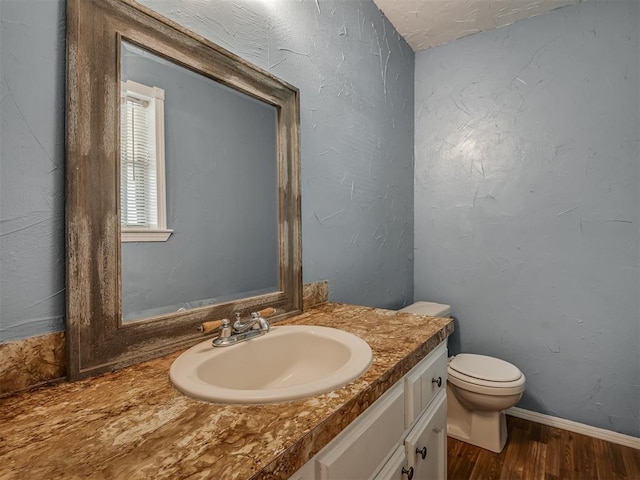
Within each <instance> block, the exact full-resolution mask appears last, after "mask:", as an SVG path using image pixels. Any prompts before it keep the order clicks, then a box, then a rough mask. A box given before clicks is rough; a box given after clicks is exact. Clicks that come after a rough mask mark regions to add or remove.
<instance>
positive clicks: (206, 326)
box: [198, 318, 229, 333]
mask: <svg viewBox="0 0 640 480" xmlns="http://www.w3.org/2000/svg"><path fill="white" fill-rule="evenodd" d="M224 322H229V320H227V319H226V318H225V319H224V320H211V321H210V322H203V323H201V324H200V325H198V331H199V332H200V333H209V332H212V331H213V330H216V329H218V328H220V327H221V326H224Z"/></svg>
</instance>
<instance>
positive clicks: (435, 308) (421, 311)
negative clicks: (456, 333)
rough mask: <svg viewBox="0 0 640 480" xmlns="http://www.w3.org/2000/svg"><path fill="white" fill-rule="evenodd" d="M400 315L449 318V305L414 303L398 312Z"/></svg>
mask: <svg viewBox="0 0 640 480" xmlns="http://www.w3.org/2000/svg"><path fill="white" fill-rule="evenodd" d="M400 312H401V313H415V314H417V315H427V316H429V317H450V316H451V305H445V304H444V303H435V302H416V303H413V304H411V305H409V306H407V307H404V308H403V309H401V310H400Z"/></svg>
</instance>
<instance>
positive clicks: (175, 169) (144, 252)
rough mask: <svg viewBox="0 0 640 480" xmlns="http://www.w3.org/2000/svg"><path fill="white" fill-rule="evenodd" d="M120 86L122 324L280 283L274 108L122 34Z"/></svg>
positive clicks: (257, 291)
mask: <svg viewBox="0 0 640 480" xmlns="http://www.w3.org/2000/svg"><path fill="white" fill-rule="evenodd" d="M120 82H121V95H120V97H121V108H120V116H121V121H120V139H121V140H120V143H121V149H120V178H121V181H120V198H121V200H120V225H121V229H122V233H123V235H122V238H123V243H122V246H121V257H122V318H123V321H131V320H138V319H144V318H147V317H150V316H154V315H160V314H164V313H169V312H175V311H178V310H181V311H183V310H188V309H191V308H197V307H202V306H205V305H213V304H216V303H222V302H225V301H231V300H236V299H238V298H244V297H252V296H256V295H262V294H265V293H272V292H275V291H277V290H278V229H277V226H278V209H277V206H278V172H277V158H276V120H277V110H276V108H275V107H274V106H273V105H269V104H267V103H264V102H261V101H259V100H256V99H254V98H253V97H250V96H248V95H246V94H244V93H241V92H238V91H236V90H233V89H231V88H229V87H226V86H224V85H222V84H220V83H219V82H216V81H214V80H211V79H210V78H207V77H205V76H203V75H199V74H197V73H194V72H192V71H191V70H188V69H186V68H185V67H182V66H181V65H177V64H175V63H172V62H170V61H168V60H166V59H164V58H162V57H159V56H157V55H154V54H153V53H151V52H149V51H148V50H146V49H144V48H141V47H138V46H136V45H133V44H131V43H129V42H126V41H121V44H120ZM154 89H155V90H154ZM157 92H161V96H162V99H161V100H160V101H161V102H162V106H161V110H162V113H163V115H156V113H157V112H155V111H152V112H148V111H149V110H153V109H154V108H155V105H154V102H156V101H157V100H154V98H152V97H153V96H154V95H157ZM156 131H157V132H156ZM156 144H157V147H156ZM150 157H151V158H150ZM157 163H159V164H160V167H157V168H154V169H153V171H152V172H148V171H149V170H151V168H150V166H154V167H155V166H156V164H157ZM157 171H164V174H161V175H158V174H157V173H156V172H157ZM147 173H151V174H150V175H149V174H147ZM159 178H164V185H163V186H162V188H157V184H158V183H159V181H158V179H159ZM163 190H164V191H165V192H166V194H165V195H162V194H159V193H158V192H161V191H163ZM149 193H153V195H149ZM158 197H161V200H159V199H158ZM147 204H151V206H152V207H154V208H150V209H147V208H144V207H146V206H147ZM158 204H163V207H164V208H165V209H166V215H165V218H163V219H162V221H160V222H158V221H157V219H156V218H157V212H158V211H160V210H161V209H159V208H157V205H158ZM222 205H225V208H220V206H222ZM127 206H128V208H127ZM127 212H128V213H129V214H127ZM147 212H148V213H147ZM151 213H154V214H155V215H151ZM147 217H153V218H152V219H148V218H147ZM148 220H151V221H148ZM154 220H155V222H154ZM158 223H161V224H162V227H160V228H159V227H158ZM139 224H143V225H144V226H143V227H142V228H141V227H140V226H139ZM129 225H131V226H129ZM131 232H133V233H134V238H133V240H137V241H131V240H132V239H131V238H127V237H126V236H125V235H127V234H128V233H131ZM156 232H166V233H165V234H164V235H160V236H159V238H157V239H156V238H154V237H153V236H150V238H148V239H146V240H145V238H144V236H143V235H142V234H144V233H156ZM141 239H142V240H143V241H140V240H141Z"/></svg>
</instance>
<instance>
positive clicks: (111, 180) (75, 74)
mask: <svg viewBox="0 0 640 480" xmlns="http://www.w3.org/2000/svg"><path fill="white" fill-rule="evenodd" d="M67 5H68V6H67V164H66V169H67V170H66V180H67V183H66V216H67V218H66V225H67V229H66V237H67V244H66V245H67V277H66V282H67V312H66V313H67V332H66V342H67V352H68V353H67V361H68V363H67V372H68V378H69V379H70V380H77V379H80V378H83V377H88V376H92V375H96V374H99V373H102V372H106V371H110V370H115V369H117V368H121V367H124V366H127V365H131V364H134V363H139V362H141V361H144V360H146V359H150V358H154V357H157V356H161V355H164V354H166V353H169V352H172V351H176V350H178V349H181V348H185V347H187V346H189V345H191V344H194V343H196V342H197V341H201V340H203V337H202V335H201V334H198V333H197V332H196V326H197V325H198V324H199V323H201V322H202V321H206V320H213V319H217V318H224V317H229V316H231V314H232V312H233V311H236V310H242V311H246V310H255V309H258V308H262V307H266V306H273V307H277V308H278V312H281V313H280V314H279V315H278V316H277V317H276V318H275V319H274V320H275V321H277V320H280V319H283V318H286V317H289V316H293V315H296V314H299V313H300V312H301V309H302V267H301V234H300V180H299V116H300V114H299V92H298V90H297V89H296V88H295V87H293V86H291V85H289V84H287V83H285V82H283V81H282V80H279V79H278V78H276V77H274V76H273V75H271V74H269V73H268V72H265V71H263V70H260V69H259V68H257V67H255V66H253V65H251V64H250V63H248V62H246V61H244V60H243V59H241V58H240V57H238V56H236V55H234V54H232V53H230V52H228V51H226V50H225V49H223V48H221V47H219V46H217V45H215V44H213V43H212V42H210V41H208V40H206V39H205V38H203V37H201V36H199V35H197V34H195V33H193V32H190V31H189V30H187V29H185V28H183V27H181V26H180V25H178V24H176V23H175V22H173V21H170V20H168V19H166V18H164V17H162V16H160V15H159V14H157V13H155V12H154V11H152V10H150V9H148V8H146V7H143V6H141V5H139V4H137V3H136V2H134V1H133V0H69V1H68V3H67ZM121 39H126V40H127V41H129V42H132V43H135V44H137V45H139V46H142V47H143V48H145V49H148V50H150V51H152V52H154V53H156V54H158V55H160V56H162V57H165V58H167V59H169V60H171V61H173V62H175V63H178V64H179V65H182V66H183V67H186V68H188V69H191V70H193V71H195V72H198V73H200V74H202V75H204V76H206V77H209V78H211V79H214V80H216V81H218V82H220V83H222V84H224V85H226V86H228V87H231V88H233V89H236V90H238V91H241V92H244V93H246V94H248V95H250V96H252V97H254V98H257V99H259V100H261V101H264V102H266V103H268V104H271V105H273V106H275V107H276V109H277V112H278V119H277V162H278V185H279V187H278V189H279V192H278V196H279V207H278V216H279V226H278V237H279V247H278V248H279V283H280V286H279V289H278V291H277V292H275V293H271V294H266V295H260V296H256V297H250V298H244V299H240V300H236V301H233V302H227V303H222V304H217V305H212V306H207V307H202V308H198V309H194V310H189V311H186V312H182V313H179V312H176V313H171V314H166V315H161V316H156V317H152V318H148V319H144V320H141V321H135V322H129V323H125V324H123V323H122V301H121V265H120V263H121V262H120V221H119V219H120V215H119V195H118V189H119V175H118V171H119V162H120V161H119V143H120V142H119V102H118V99H119V95H120V91H119V88H120V71H119V57H120V55H119V54H120V51H119V48H120V40H121Z"/></svg>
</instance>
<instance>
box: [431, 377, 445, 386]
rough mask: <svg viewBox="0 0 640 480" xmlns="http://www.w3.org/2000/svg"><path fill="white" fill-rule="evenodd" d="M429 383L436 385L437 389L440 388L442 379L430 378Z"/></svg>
mask: <svg viewBox="0 0 640 480" xmlns="http://www.w3.org/2000/svg"><path fill="white" fill-rule="evenodd" d="M431 383H437V384H438V386H439V387H441V386H442V377H438V378H432V379H431Z"/></svg>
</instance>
